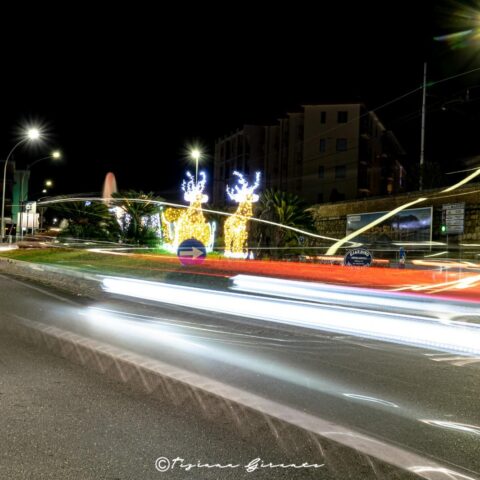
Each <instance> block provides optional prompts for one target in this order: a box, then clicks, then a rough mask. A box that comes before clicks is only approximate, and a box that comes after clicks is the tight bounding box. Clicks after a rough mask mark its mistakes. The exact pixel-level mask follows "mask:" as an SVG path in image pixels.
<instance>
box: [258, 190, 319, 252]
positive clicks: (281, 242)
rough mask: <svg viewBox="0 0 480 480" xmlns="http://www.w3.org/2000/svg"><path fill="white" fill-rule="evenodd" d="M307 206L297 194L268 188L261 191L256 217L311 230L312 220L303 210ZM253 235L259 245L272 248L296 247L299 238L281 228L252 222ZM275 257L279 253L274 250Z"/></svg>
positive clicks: (297, 235) (298, 234)
mask: <svg viewBox="0 0 480 480" xmlns="http://www.w3.org/2000/svg"><path fill="white" fill-rule="evenodd" d="M306 206H307V205H306V204H305V202H304V201H303V200H301V199H300V198H299V197H298V196H297V195H293V194H291V193H287V192H281V191H275V190H272V189H267V190H265V191H264V192H263V194H262V195H261V197H260V200H259V202H258V203H257V206H256V217H257V218H259V219H261V220H267V221H270V222H275V223H278V224H280V225H285V226H287V227H293V228H298V229H300V230H311V229H312V226H313V221H312V217H311V215H310V213H309V212H307V211H306ZM254 224H255V225H254V227H253V229H252V230H253V232H252V233H253V236H254V238H255V241H256V243H257V245H258V246H265V247H272V248H273V249H277V248H282V247H288V246H298V245H299V244H300V241H301V238H300V237H302V235H301V234H300V233H298V232H295V231H292V230H290V229H286V228H282V227H281V226H276V225H268V224H265V223H262V222H254ZM273 252H274V256H277V255H278V251H276V250H273Z"/></svg>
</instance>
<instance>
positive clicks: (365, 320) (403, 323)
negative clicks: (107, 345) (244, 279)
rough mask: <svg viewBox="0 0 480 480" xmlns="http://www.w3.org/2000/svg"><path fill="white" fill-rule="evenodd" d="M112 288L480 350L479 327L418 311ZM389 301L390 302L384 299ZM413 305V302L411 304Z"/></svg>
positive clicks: (123, 284)
mask: <svg viewBox="0 0 480 480" xmlns="http://www.w3.org/2000/svg"><path fill="white" fill-rule="evenodd" d="M103 288H104V289H105V290H106V291H107V292H110V293H114V294H120V295H126V296H129V297H135V298H141V299H146V300H153V301H158V302H163V303H167V304H173V305H181V306H184V307H189V308H194V309H195V308H196V309H201V310H207V311H215V312H219V313H225V314H227V315H235V316H242V317H247V318H254V319H259V320H264V321H268V322H275V323H282V324H288V325H294V326H298V327H305V328H312V329H317V330H326V331H333V332H341V333H344V334H348V335H354V336H359V337H366V338H374V339H377V340H383V341H389V342H394V343H402V344H407V345H412V346H417V347H424V348H432V349H439V350H443V351H451V352H457V353H462V354H470V355H480V328H476V327H475V326H472V327H467V326H463V325H462V326H458V325H454V324H451V323H443V322H439V321H438V320H430V319H426V318H419V317H414V316H407V315H402V314H395V313H384V312H373V311H371V310H370V311H365V309H364V308H356V307H353V306H352V307H348V308H347V307H343V308H342V307H334V306H328V307H327V306H320V305H318V304H311V303H307V302H301V301H293V300H283V299H273V298H265V297H258V296H253V295H242V294H237V293H230V292H220V291H214V290H204V289H200V288H193V287H184V286H176V285H169V284H163V283H156V282H147V281H143V280H133V279H126V278H118V277H108V278H104V280H103ZM385 303H386V304H388V302H387V301H386V302H385ZM407 305H408V304H407Z"/></svg>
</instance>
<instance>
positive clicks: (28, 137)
mask: <svg viewBox="0 0 480 480" xmlns="http://www.w3.org/2000/svg"><path fill="white" fill-rule="evenodd" d="M40 137H41V133H40V130H38V129H37V128H30V129H29V130H27V132H26V134H25V136H24V138H22V139H21V140H20V141H19V142H17V143H16V144H15V145H14V146H13V148H12V149H11V150H10V153H9V154H8V155H7V159H6V160H5V165H4V167H3V191H2V221H1V229H2V242H3V240H4V238H5V190H6V184H7V165H8V161H9V160H10V157H11V155H12V153H13V152H14V151H15V149H16V148H17V147H18V146H20V145H21V144H22V143H24V142H28V141H34V140H38V139H39V138H40Z"/></svg>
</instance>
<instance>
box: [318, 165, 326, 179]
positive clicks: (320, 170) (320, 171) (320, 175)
mask: <svg viewBox="0 0 480 480" xmlns="http://www.w3.org/2000/svg"><path fill="white" fill-rule="evenodd" d="M324 177H325V167H324V166H323V165H319V166H318V178H324Z"/></svg>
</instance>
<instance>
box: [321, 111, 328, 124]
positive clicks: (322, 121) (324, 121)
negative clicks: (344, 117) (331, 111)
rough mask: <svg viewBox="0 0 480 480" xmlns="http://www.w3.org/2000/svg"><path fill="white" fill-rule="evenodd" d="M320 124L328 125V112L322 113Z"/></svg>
mask: <svg viewBox="0 0 480 480" xmlns="http://www.w3.org/2000/svg"><path fill="white" fill-rule="evenodd" d="M320 123H327V112H320Z"/></svg>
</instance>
